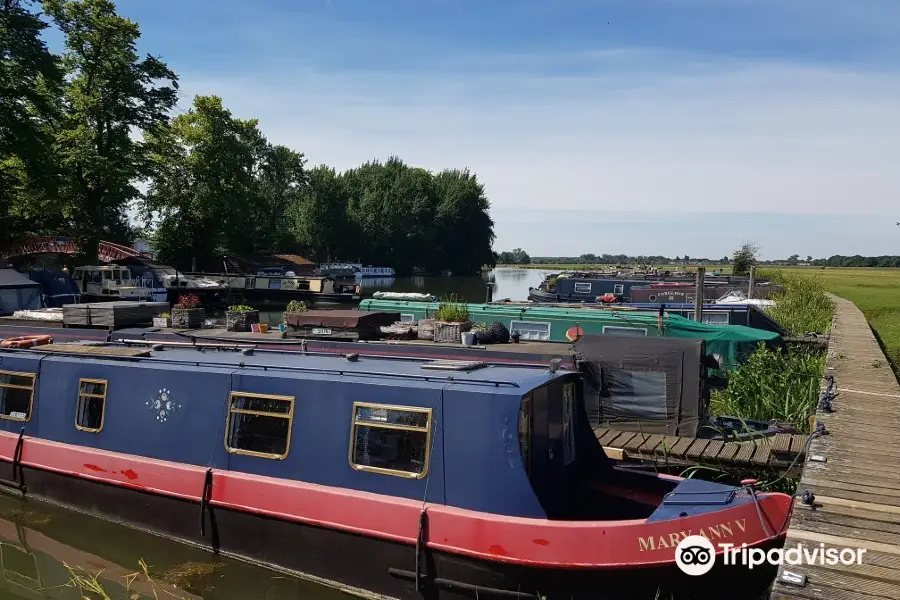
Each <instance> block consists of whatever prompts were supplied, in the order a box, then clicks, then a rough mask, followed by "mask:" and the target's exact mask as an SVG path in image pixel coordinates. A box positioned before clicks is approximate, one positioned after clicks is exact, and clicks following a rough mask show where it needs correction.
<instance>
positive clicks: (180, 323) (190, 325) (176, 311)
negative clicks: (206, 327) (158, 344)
mask: <svg viewBox="0 0 900 600" xmlns="http://www.w3.org/2000/svg"><path fill="white" fill-rule="evenodd" d="M205 319H206V309H205V308H201V307H200V298H198V297H197V296H196V295H194V294H185V295H183V296H181V297H179V298H178V304H176V305H175V306H173V307H172V327H178V328H181V329H200V328H201V327H203V321H204V320H205Z"/></svg>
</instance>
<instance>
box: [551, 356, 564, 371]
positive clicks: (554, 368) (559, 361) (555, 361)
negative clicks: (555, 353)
mask: <svg viewBox="0 0 900 600" xmlns="http://www.w3.org/2000/svg"><path fill="white" fill-rule="evenodd" d="M561 364H562V359H561V358H554V359H553V360H551V361H550V372H551V373H556V372H557V371H559V366H560V365H561Z"/></svg>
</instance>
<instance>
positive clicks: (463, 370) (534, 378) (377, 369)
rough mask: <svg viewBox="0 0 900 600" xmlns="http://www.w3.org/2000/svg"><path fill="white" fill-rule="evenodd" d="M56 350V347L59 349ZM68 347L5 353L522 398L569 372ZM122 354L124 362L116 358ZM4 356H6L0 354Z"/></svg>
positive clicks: (259, 352) (270, 353)
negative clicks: (474, 390)
mask: <svg viewBox="0 0 900 600" xmlns="http://www.w3.org/2000/svg"><path fill="white" fill-rule="evenodd" d="M53 346H56V348H54V347H53ZM63 346H67V345H66V344H62V345H59V344H57V345H51V346H50V347H47V346H43V347H42V346H34V347H32V348H31V349H29V350H12V351H6V352H12V353H16V354H17V355H23V354H25V353H32V352H34V353H40V354H43V355H47V354H49V355H58V356H66V357H73V358H74V359H102V360H107V359H112V360H122V359H125V360H128V361H129V362H131V361H139V362H143V363H145V364H153V363H165V364H169V365H173V366H179V367H188V368H197V367H205V368H213V369H215V368H237V369H248V370H253V371H257V370H263V371H273V372H277V373H278V375H279V376H284V377H302V376H304V375H306V376H310V377H326V378H347V377H361V378H365V381H366V382H368V383H374V382H375V381H383V382H385V383H387V382H388V381H389V380H394V381H397V380H399V381H402V382H404V384H405V385H410V384H412V385H415V386H420V387H438V388H442V387H445V386H448V385H454V386H459V385H473V386H481V387H484V386H488V387H490V388H491V393H495V394H496V393H500V394H511V395H515V396H521V395H522V394H524V393H526V392H528V391H529V390H531V389H534V388H537V387H540V386H542V385H544V384H546V383H547V382H549V381H551V380H553V379H556V378H557V377H561V376H563V375H565V374H567V373H571V372H570V371H566V370H564V369H563V368H562V367H561V368H560V370H558V371H556V372H555V373H552V372H551V370H550V365H549V364H548V365H547V367H546V368H542V367H535V366H521V365H495V364H487V363H485V362H482V361H477V360H435V359H428V358H422V359H419V358H410V357H403V358H387V357H369V356H358V355H354V354H346V355H343V356H322V355H307V354H301V353H298V352H296V351H293V352H291V351H282V350H264V349H253V350H252V352H249V353H245V352H244V351H240V350H233V349H208V348H202V347H180V346H166V345H165V344H153V345H142V346H140V349H141V350H143V351H144V352H143V353H142V355H141V356H135V355H134V354H133V353H130V352H128V349H129V348H131V349H132V350H134V346H132V345H129V344H120V343H103V344H96V343H94V344H90V343H85V344H81V345H78V344H72V346H81V348H77V347H76V348H72V347H69V348H65V347H63ZM117 351H121V353H122V354H123V355H124V356H116V352H117ZM0 352H2V351H0Z"/></svg>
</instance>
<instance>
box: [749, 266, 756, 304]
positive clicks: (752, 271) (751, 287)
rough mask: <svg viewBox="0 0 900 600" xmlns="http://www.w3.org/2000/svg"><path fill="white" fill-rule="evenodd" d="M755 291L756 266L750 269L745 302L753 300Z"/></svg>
mask: <svg viewBox="0 0 900 600" xmlns="http://www.w3.org/2000/svg"><path fill="white" fill-rule="evenodd" d="M755 291H756V265H752V266H751V267H750V285H749V286H748V288H747V300H752V299H753V292H755Z"/></svg>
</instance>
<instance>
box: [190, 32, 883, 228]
mask: <svg viewBox="0 0 900 600" xmlns="http://www.w3.org/2000/svg"><path fill="white" fill-rule="evenodd" d="M634 56H639V57H643V58H641V59H637V60H632V59H634ZM617 57H618V59H620V60H621V61H624V63H625V64H628V65H629V66H631V67H633V68H632V69H630V70H623V69H621V68H615V60H616V59H617ZM582 58H583V56H580V57H579V59H580V60H581V59H582ZM595 58H596V60H597V61H598V62H595V63H593V64H594V65H595V68H594V69H591V70H590V71H589V75H578V76H576V75H571V76H565V77H563V76H557V77H552V76H546V75H537V74H531V73H528V72H527V69H521V68H520V69H519V70H518V72H512V69H514V68H516V67H517V66H518V67H521V65H516V64H514V63H511V62H510V58H509V57H502V60H498V59H496V58H495V59H493V61H492V62H491V59H488V61H487V62H486V63H485V64H490V65H492V66H494V67H498V64H497V63H498V62H499V63H503V64H509V65H510V68H504V67H502V66H499V68H496V69H495V70H493V71H492V70H491V69H485V68H481V69H478V70H474V69H473V70H472V71H470V74H466V73H465V69H464V68H456V69H453V70H450V71H445V72H439V73H421V72H418V73H416V72H413V73H403V72H387V73H373V72H370V73H352V72H346V71H341V72H333V73H331V72H322V71H314V70H309V69H307V68H305V67H304V68H303V69H298V70H296V71H295V72H285V71H283V70H280V71H279V72H278V73H277V74H276V73H266V72H265V71H261V72H259V73H258V74H253V73H243V74H240V75H236V76H234V77H233V78H231V79H217V80H206V79H204V78H203V77H202V76H197V77H195V76H191V75H190V74H184V75H183V77H182V84H183V89H184V90H185V92H186V97H187V98H186V100H185V102H186V103H187V102H189V101H190V100H189V98H190V95H191V94H193V93H206V94H210V93H215V94H219V95H222V96H223V98H224V100H225V103H226V105H227V106H228V107H230V108H231V109H232V110H233V111H234V112H235V113H236V114H237V115H240V116H244V117H250V116H255V117H259V119H260V122H261V126H262V128H263V130H264V131H265V133H266V134H267V135H268V137H269V138H270V139H271V140H273V141H275V142H278V143H284V144H287V145H289V146H292V147H294V148H297V149H300V150H302V151H304V152H306V154H307V156H308V157H309V158H310V161H311V162H312V163H313V164H318V163H328V164H332V165H335V166H337V167H338V168H341V169H343V168H349V167H352V166H355V165H357V164H359V163H361V162H363V161H365V160H367V159H370V158H381V159H384V158H387V157H388V155H390V154H392V153H393V154H398V155H400V156H401V157H402V158H403V159H404V160H406V161H407V162H410V163H413V164H418V165H422V166H425V167H428V168H432V169H440V168H443V167H447V166H458V167H462V166H469V167H471V168H472V169H473V170H475V171H476V172H477V173H478V175H479V177H480V178H481V179H482V180H483V181H484V182H485V184H486V185H487V188H488V192H489V194H490V197H491V200H492V203H493V205H494V206H495V207H497V208H498V209H500V208H502V209H513V208H547V207H555V208H561V209H575V208H580V209H588V210H595V211H605V210H612V209H621V208H623V207H626V208H627V209H628V210H631V211H645V212H659V211H662V212H671V211H677V212H685V211H687V212H691V211H695V210H696V211H701V212H719V211H723V212H731V211H734V212H747V211H750V212H757V211H758V212H792V213H796V212H817V213H823V212H824V213H843V212H857V213H869V214H882V213H883V214H890V213H891V212H892V211H896V208H895V207H896V198H897V197H898V196H900V168H898V167H897V165H898V163H900V145H898V144H900V142H898V140H900V79H898V78H897V77H896V76H895V74H894V73H880V72H857V73H854V72H849V71H840V70H836V69H832V70H829V69H823V68H810V67H799V66H791V65H788V64H777V63H759V64H748V63H740V62H731V63H723V62H722V61H721V60H717V61H711V62H704V61H689V62H680V63H679V64H678V66H677V67H676V66H670V65H671V64H672V63H669V64H668V65H667V64H666V63H664V62H656V61H649V60H646V53H645V52H640V51H635V52H631V51H628V49H623V50H622V51H610V50H607V51H604V52H602V53H600V55H599V56H598V57H595ZM656 58H659V57H656ZM611 61H612V62H613V63H614V64H613V66H612V67H609V68H607V65H609V64H610V62H611ZM525 62H526V63H527V58H526V60H525ZM280 66H283V65H280ZM482 66H483V65H482Z"/></svg>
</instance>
